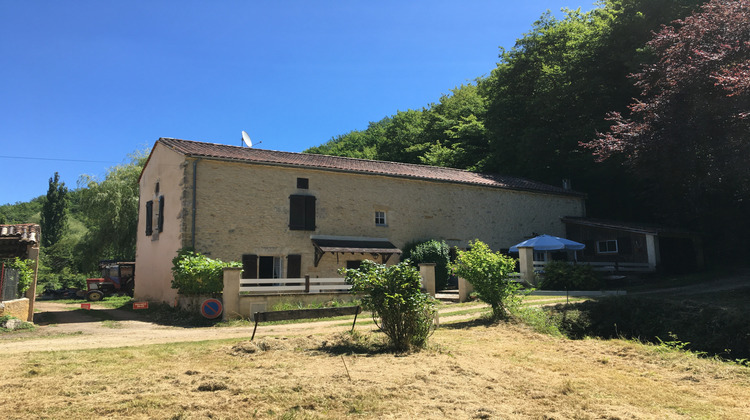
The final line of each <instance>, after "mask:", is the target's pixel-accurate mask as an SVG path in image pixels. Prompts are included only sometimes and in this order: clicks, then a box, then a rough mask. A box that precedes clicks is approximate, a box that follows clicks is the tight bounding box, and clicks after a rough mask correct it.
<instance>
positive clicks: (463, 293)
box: [458, 277, 474, 303]
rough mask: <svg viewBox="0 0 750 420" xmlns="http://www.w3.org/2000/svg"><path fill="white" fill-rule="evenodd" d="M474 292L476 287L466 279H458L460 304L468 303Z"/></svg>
mask: <svg viewBox="0 0 750 420" xmlns="http://www.w3.org/2000/svg"><path fill="white" fill-rule="evenodd" d="M473 291H474V285H473V284H471V283H469V282H468V281H466V279H464V278H461V277H459V278H458V302H459V303H463V302H468V301H469V295H471V292H473Z"/></svg>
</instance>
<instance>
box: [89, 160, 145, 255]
mask: <svg viewBox="0 0 750 420" xmlns="http://www.w3.org/2000/svg"><path fill="white" fill-rule="evenodd" d="M130 159H131V160H130V163H128V164H124V165H119V166H115V167H113V168H110V169H109V171H108V172H107V174H106V176H105V178H104V180H102V181H98V180H96V179H94V178H92V177H90V176H87V175H85V176H83V177H81V179H80V180H79V185H82V186H83V187H85V188H82V189H81V197H80V199H81V207H82V209H84V223H85V224H86V225H87V226H88V227H89V231H88V232H87V233H86V235H85V237H84V238H83V240H82V242H81V244H80V245H79V249H78V252H80V253H81V254H82V255H83V256H85V259H84V260H83V261H82V264H83V267H84V268H85V269H87V270H94V269H95V268H96V267H97V266H98V263H99V261H100V260H105V259H123V260H129V261H132V260H134V259H135V242H136V237H137V230H138V178H139V176H140V174H141V171H142V170H143V165H144V164H145V163H146V154H145V153H135V154H134V155H131V156H130Z"/></svg>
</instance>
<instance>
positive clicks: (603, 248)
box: [596, 239, 617, 254]
mask: <svg viewBox="0 0 750 420" xmlns="http://www.w3.org/2000/svg"><path fill="white" fill-rule="evenodd" d="M596 252H597V253H599V254H617V241H616V240H614V239H613V240H608V241H597V242H596Z"/></svg>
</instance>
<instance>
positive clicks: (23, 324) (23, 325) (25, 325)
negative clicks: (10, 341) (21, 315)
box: [0, 315, 35, 332]
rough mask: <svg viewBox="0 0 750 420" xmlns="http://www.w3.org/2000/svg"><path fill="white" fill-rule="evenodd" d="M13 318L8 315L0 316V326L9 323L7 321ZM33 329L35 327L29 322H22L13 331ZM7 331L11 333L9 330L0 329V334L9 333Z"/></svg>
mask: <svg viewBox="0 0 750 420" xmlns="http://www.w3.org/2000/svg"><path fill="white" fill-rule="evenodd" d="M13 318H14V317H12V316H10V315H3V316H0V325H5V323H6V322H7V321H9V320H11V319H13ZM16 319H18V318H16ZM34 328H35V326H34V324H32V323H31V322H26V321H22V322H21V325H19V326H18V327H16V328H15V329H13V331H22V330H33V329H34ZM9 331H11V330H9V329H7V328H4V327H0V332H9Z"/></svg>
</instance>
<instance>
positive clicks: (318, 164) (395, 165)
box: [157, 137, 585, 196]
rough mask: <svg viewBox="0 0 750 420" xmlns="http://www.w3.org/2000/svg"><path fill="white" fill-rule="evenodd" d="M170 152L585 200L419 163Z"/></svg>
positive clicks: (518, 181)
mask: <svg viewBox="0 0 750 420" xmlns="http://www.w3.org/2000/svg"><path fill="white" fill-rule="evenodd" d="M157 143H163V144H164V145H165V146H167V147H169V148H170V149H172V150H174V151H176V152H178V153H181V154H184V155H190V156H203V157H209V158H211V157H212V158H217V159H226V160H232V161H246V162H256V163H267V164H276V165H291V166H300V167H312V168H319V169H329V170H341V171H348V172H353V173H370V174H380V175H389V176H401V177H407V178H415V179H425V180H437V181H447V182H458V183H463V184H470V185H481V186H489V187H496V188H507V189H513V190H523V191H533V192H546V193H552V194H561V195H573V196H584V195H585V194H582V193H579V192H576V191H571V190H565V189H563V188H561V187H556V186H553V185H549V184H545V183H542V182H538V181H533V180H530V179H527V178H521V177H516V176H509V175H501V174H491V173H481V172H471V171H467V170H465V169H458V168H448V167H443V166H429V165H420V164H415V163H405V162H391V161H384V160H372V159H361V158H353V157H347V156H331V155H322V154H314V153H298V152H284V151H278V150H269V149H257V148H247V147H242V146H232V145H227V144H220V143H209V142H199V141H194V140H183V139H176V138H171V137H162V138H160V139H159V140H158V141H157Z"/></svg>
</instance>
